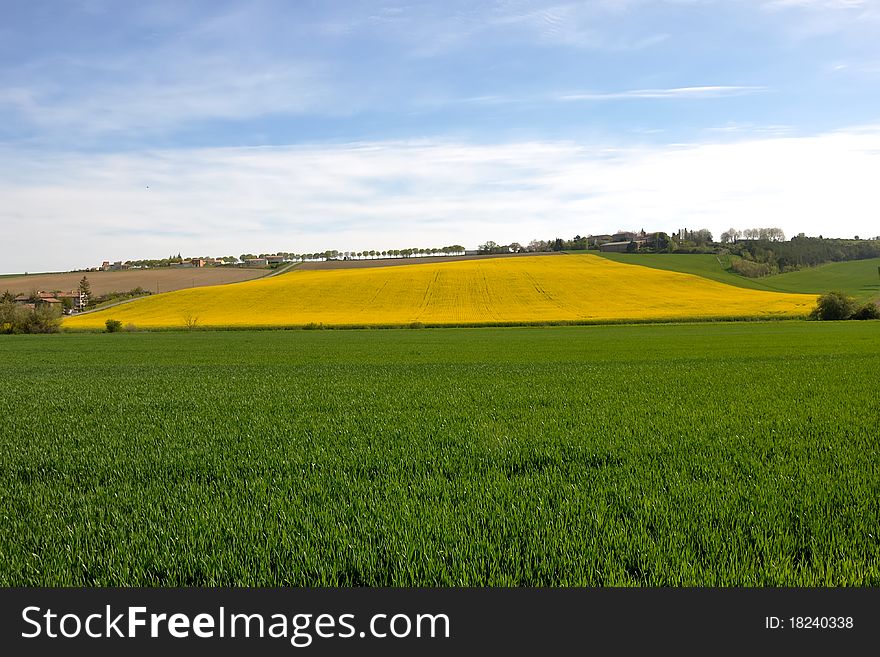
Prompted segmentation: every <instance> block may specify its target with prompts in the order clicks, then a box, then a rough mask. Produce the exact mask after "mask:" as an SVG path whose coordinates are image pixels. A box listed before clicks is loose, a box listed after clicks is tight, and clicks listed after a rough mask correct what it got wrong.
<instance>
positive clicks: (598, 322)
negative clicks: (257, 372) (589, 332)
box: [61, 299, 870, 333]
mask: <svg viewBox="0 0 880 657" xmlns="http://www.w3.org/2000/svg"><path fill="white" fill-rule="evenodd" d="M132 300H133V299H132ZM89 312H93V311H89ZM81 314H83V315H84V314H86V313H81ZM807 318H808V315H807V314H802V315H801V314H792V315H790V314H784V315H783V314H781V315H748V316H743V315H731V316H723V315H718V316H707V317H683V318H676V317H662V318H656V319H638V318H636V319H570V320H569V319H560V320H540V321H521V322H517V321H510V322H503V321H498V322H452V323H440V322H406V323H393V324H392V323H385V324H323V323H320V322H309V323H307V324H253V325H251V324H248V325H245V324H242V325H227V326H221V325H217V326H196V327H194V328H192V329H189V328H186V327H185V326H161V327H149V326H147V327H144V328H139V327H136V328H134V329H133V330H132V331H131V332H134V333H167V332H191V331H203V332H211V331H323V330H326V331H339V330H343V331H351V330H356V331H367V330H372V329H379V330H382V329H446V328H458V329H461V328H516V327H535V328H541V327H551V326H629V325H641V324H667V325H678V324H730V323H762V322H763V323H775V322H789V321H793V322H797V321H807ZM869 321H870V320H869ZM61 332H62V333H103V332H104V330H103V329H100V328H67V327H62V328H61Z"/></svg>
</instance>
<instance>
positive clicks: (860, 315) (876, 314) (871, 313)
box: [852, 301, 880, 319]
mask: <svg viewBox="0 0 880 657" xmlns="http://www.w3.org/2000/svg"><path fill="white" fill-rule="evenodd" d="M852 319H880V306H878V305H877V304H876V303H873V302H870V301H869V302H868V303H866V304H865V305H864V306H861V307H860V308H859V309H858V310H856V311H855V312H854V313H853V314H852Z"/></svg>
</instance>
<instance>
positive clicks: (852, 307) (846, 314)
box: [810, 291, 856, 320]
mask: <svg viewBox="0 0 880 657" xmlns="http://www.w3.org/2000/svg"><path fill="white" fill-rule="evenodd" d="M855 312H856V301H855V299H853V298H852V297H851V296H849V295H847V294H844V293H843V292H837V291H834V292H826V293H825V294H823V295H822V296H820V297H819V299H818V300H817V302H816V307H815V308H814V309H813V311H812V312H811V313H810V317H811V318H813V319H824V320H836V319H849V318H850V317H852V316H853V313H855Z"/></svg>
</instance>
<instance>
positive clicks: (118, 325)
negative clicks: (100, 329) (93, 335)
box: [104, 319, 122, 333]
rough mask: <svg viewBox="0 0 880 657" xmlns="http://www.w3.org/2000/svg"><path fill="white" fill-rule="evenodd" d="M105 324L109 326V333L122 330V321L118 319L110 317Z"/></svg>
mask: <svg viewBox="0 0 880 657" xmlns="http://www.w3.org/2000/svg"><path fill="white" fill-rule="evenodd" d="M104 326H106V327H107V333H118V332H119V331H121V330H122V322H120V321H119V320H118V319H108V320H107V321H106V322H104Z"/></svg>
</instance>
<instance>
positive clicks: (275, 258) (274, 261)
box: [266, 255, 284, 265]
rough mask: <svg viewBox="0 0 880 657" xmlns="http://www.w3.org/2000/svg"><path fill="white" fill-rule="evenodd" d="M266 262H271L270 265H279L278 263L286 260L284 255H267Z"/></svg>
mask: <svg viewBox="0 0 880 657" xmlns="http://www.w3.org/2000/svg"><path fill="white" fill-rule="evenodd" d="M266 262H267V263H269V264H270V265H277V264H280V263H282V262H284V256H280V255H270V256H266Z"/></svg>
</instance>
